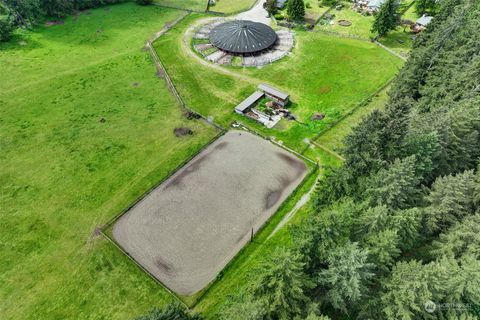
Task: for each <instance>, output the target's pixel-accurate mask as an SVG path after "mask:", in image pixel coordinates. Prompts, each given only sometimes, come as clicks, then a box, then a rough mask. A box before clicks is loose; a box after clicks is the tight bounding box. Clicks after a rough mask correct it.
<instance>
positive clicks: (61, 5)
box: [41, 0, 73, 17]
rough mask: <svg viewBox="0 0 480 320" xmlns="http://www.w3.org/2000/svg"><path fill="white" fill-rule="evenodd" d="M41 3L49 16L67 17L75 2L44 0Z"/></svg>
mask: <svg viewBox="0 0 480 320" xmlns="http://www.w3.org/2000/svg"><path fill="white" fill-rule="evenodd" d="M41 5H42V8H43V10H44V11H45V14H46V15H47V16H49V17H65V16H66V15H67V14H69V13H71V12H72V10H73V3H72V1H69V0H42V3H41Z"/></svg>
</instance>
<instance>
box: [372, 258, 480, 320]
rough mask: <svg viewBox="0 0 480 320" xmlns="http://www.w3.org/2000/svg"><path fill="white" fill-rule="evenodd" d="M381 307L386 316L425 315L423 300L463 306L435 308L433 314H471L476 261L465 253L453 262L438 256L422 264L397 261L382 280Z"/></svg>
mask: <svg viewBox="0 0 480 320" xmlns="http://www.w3.org/2000/svg"><path fill="white" fill-rule="evenodd" d="M383 288H384V294H383V295H382V297H381V303H382V309H383V312H384V316H385V317H386V318H387V319H406V320H408V319H425V318H426V319H429V318H430V317H431V316H432V313H430V312H428V311H426V310H425V307H424V306H425V303H426V302H427V301H433V302H434V303H436V304H443V303H449V304H451V305H461V306H467V307H469V308H459V309H457V308H450V309H448V308H447V309H438V310H436V311H435V312H436V314H435V315H436V318H439V319H445V318H446V319H453V318H457V317H459V316H461V317H463V316H468V315H470V316H471V315H474V312H475V309H474V308H473V307H474V306H476V305H478V301H480V300H479V299H480V261H479V260H477V259H475V258H474V257H471V256H465V257H464V258H462V260H461V261H460V263H459V262H457V261H456V260H454V259H452V258H446V257H444V258H442V259H439V260H437V261H434V262H431V263H429V264H427V265H422V264H421V263H420V262H418V261H415V260H412V261H409V262H399V263H397V265H396V266H395V267H394V269H393V273H392V275H391V277H390V278H388V279H387V280H385V281H384V283H383Z"/></svg>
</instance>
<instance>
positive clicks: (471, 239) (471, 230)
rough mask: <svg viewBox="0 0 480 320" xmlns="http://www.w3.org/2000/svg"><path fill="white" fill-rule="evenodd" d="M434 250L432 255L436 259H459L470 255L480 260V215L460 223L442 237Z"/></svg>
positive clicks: (435, 244) (434, 246)
mask: <svg viewBox="0 0 480 320" xmlns="http://www.w3.org/2000/svg"><path fill="white" fill-rule="evenodd" d="M433 248H434V249H433V251H432V254H433V255H434V256H435V257H442V256H449V257H453V258H455V259H458V258H460V257H462V256H464V255H467V254H468V255H471V256H474V257H476V258H477V259H480V215H479V214H475V215H473V216H470V217H467V218H465V220H463V221H461V222H458V223H457V224H456V225H454V226H453V227H452V228H451V229H449V230H448V231H447V232H446V233H443V234H441V235H440V238H439V240H437V241H435V242H434V244H433Z"/></svg>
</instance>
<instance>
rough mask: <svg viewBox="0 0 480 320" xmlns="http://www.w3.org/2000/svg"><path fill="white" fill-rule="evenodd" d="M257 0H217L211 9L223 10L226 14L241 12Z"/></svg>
mask: <svg viewBox="0 0 480 320" xmlns="http://www.w3.org/2000/svg"><path fill="white" fill-rule="evenodd" d="M255 1H256V0H217V3H216V4H215V5H214V6H210V10H211V11H216V12H223V13H226V14H230V13H236V12H241V11H245V10H248V9H250V7H251V6H252V5H253V4H254V3H255Z"/></svg>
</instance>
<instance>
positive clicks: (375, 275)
mask: <svg viewBox="0 0 480 320" xmlns="http://www.w3.org/2000/svg"><path fill="white" fill-rule="evenodd" d="M478 30H480V2H478V1H477V0H444V1H442V2H441V8H439V12H438V14H437V15H436V18H435V20H434V22H433V23H432V24H431V25H430V26H429V28H428V29H427V30H426V32H424V33H423V34H422V35H421V36H420V37H419V38H418V39H417V41H416V42H415V45H414V49H413V51H412V54H411V57H410V58H409V60H408V62H407V63H406V65H405V66H404V68H403V69H402V70H401V72H400V73H399V75H398V77H397V79H396V80H395V82H394V84H393V86H392V89H391V92H390V99H389V102H388V104H387V105H386V107H385V109H384V110H383V111H378V110H377V111H374V112H373V113H371V114H370V115H369V116H367V117H366V118H365V119H364V120H363V121H362V122H361V123H360V124H359V125H358V126H357V127H356V128H355V129H354V130H353V132H352V133H351V134H350V135H349V136H348V137H347V139H346V141H345V150H344V155H345V158H346V160H345V162H344V164H343V166H341V167H340V168H333V169H328V170H327V172H326V174H325V176H324V178H323V179H322V180H321V181H320V184H319V186H318V192H317V196H316V198H315V208H316V210H315V213H314V214H313V215H312V216H310V217H309V218H308V219H306V220H305V221H303V222H302V223H301V224H300V225H297V226H296V227H294V228H292V229H291V233H292V238H293V245H292V247H290V248H280V249H278V250H277V251H276V252H274V253H273V254H272V255H271V256H270V257H268V258H266V259H267V261H266V262H265V263H264V265H263V266H261V267H260V268H259V270H256V273H255V274H256V278H255V280H254V281H252V282H253V283H252V284H251V285H249V288H248V290H247V291H246V292H242V293H241V294H234V295H232V296H231V297H230V299H229V303H228V305H227V306H225V307H224V308H223V310H222V315H221V316H222V317H223V319H229V320H232V319H233V320H236V319H238V320H240V319H242V320H246V319H249V320H256V319H272V320H273V319H275V320H276V319H285V320H286V319H308V320H314V319H478V318H479V317H480V260H479V259H480V173H479V170H478V168H479V157H480V32H478ZM178 308H179V307H178V306H177V307H175V306H170V307H168V308H167V309H164V310H156V311H155V312H154V313H152V314H150V315H147V316H145V317H144V318H141V319H145V320H149V319H171V317H170V315H172V314H178V315H179V317H178V319H189V318H190V317H191V316H189V315H188V314H185V313H181V312H176V310H177V309H178ZM180 310H181V309H180ZM177 311H178V310H177ZM194 317H195V318H196V317H198V315H195V316H194ZM175 319H177V318H175Z"/></svg>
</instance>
